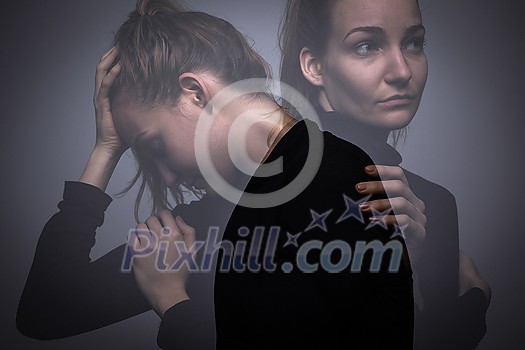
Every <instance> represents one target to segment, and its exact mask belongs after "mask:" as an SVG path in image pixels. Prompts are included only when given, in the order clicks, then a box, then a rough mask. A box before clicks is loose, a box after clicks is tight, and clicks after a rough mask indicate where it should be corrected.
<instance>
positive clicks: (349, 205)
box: [336, 194, 372, 224]
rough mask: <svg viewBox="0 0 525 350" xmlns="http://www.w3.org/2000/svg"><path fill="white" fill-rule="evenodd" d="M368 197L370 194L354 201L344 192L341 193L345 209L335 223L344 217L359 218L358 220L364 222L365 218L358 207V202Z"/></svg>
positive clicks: (344, 218) (362, 201) (364, 200)
mask: <svg viewBox="0 0 525 350" xmlns="http://www.w3.org/2000/svg"><path fill="white" fill-rule="evenodd" d="M370 197H372V196H366V197H365V198H362V199H360V200H359V201H357V202H356V201H354V200H353V199H352V198H350V197H348V196H347V195H346V194H343V198H344V200H345V204H346V210H345V212H344V213H343V215H341V217H340V218H339V219H337V221H336V224H338V223H340V222H341V221H344V220H346V219H349V218H351V217H354V218H356V219H357V220H359V222H361V223H363V224H364V223H365V219H364V218H363V213H362V212H361V209H360V208H359V204H361V203H364V202H366V201H368V200H369V199H370Z"/></svg>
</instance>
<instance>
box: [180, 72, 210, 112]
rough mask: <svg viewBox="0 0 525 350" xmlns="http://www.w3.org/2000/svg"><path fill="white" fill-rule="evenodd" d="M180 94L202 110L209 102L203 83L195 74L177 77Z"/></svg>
mask: <svg viewBox="0 0 525 350" xmlns="http://www.w3.org/2000/svg"><path fill="white" fill-rule="evenodd" d="M179 84H180V87H181V89H182V93H183V94H186V95H187V96H188V97H189V100H190V101H192V102H193V103H194V104H195V105H196V106H198V107H200V108H204V106H205V105H206V103H207V101H208V100H209V93H208V90H207V87H206V83H205V81H204V80H203V79H202V78H201V77H200V76H199V75H197V74H194V73H183V74H181V76H180V77H179Z"/></svg>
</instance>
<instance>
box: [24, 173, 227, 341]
mask: <svg viewBox="0 0 525 350" xmlns="http://www.w3.org/2000/svg"><path fill="white" fill-rule="evenodd" d="M111 201H112V199H111V197H109V196H108V195H107V194H105V193H103V192H102V191H101V190H100V189H98V188H97V187H94V186H91V185H88V184H85V183H81V182H72V181H71V182H66V183H65V188H64V195H63V200H62V201H61V202H60V203H59V205H58V208H59V209H60V210H59V212H58V213H56V214H55V215H53V217H52V218H51V219H50V220H49V221H48V222H47V223H46V225H45V226H44V228H43V230H42V234H41V236H40V239H39V242H38V245H37V249H36V252H35V256H34V260H33V264H32V266H31V269H30V272H29V275H28V278H27V281H26V285H25V287H24V290H23V293H22V296H21V299H20V302H19V306H18V312H17V316H16V322H17V327H18V330H19V331H20V332H21V333H22V334H24V335H26V336H28V337H31V338H35V339H57V338H64V337H69V336H74V335H77V334H81V333H85V332H88V331H91V330H95V329H98V328H101V327H104V326H107V325H110V324H113V323H116V322H119V321H121V320H124V319H127V318H130V317H133V316H135V315H138V314H140V313H143V312H145V311H148V310H150V309H151V306H150V304H149V302H148V301H147V300H146V299H145V298H144V296H143V295H142V293H141V291H140V289H139V287H138V285H137V283H136V281H135V278H134V276H133V273H132V272H123V271H122V269H121V266H122V261H123V257H124V252H125V249H126V245H121V246H119V247H117V248H115V249H114V250H112V251H111V252H109V253H107V254H106V255H104V256H102V257H100V258H99V259H97V260H95V261H92V260H91V259H90V257H89V254H90V251H91V249H92V247H93V246H94V244H95V235H96V230H97V228H98V227H100V226H101V225H102V224H103V222H104V212H105V210H106V209H107V208H108V206H109V205H110V203H111ZM228 210H231V209H230V207H229V205H228V204H227V203H224V201H222V200H213V199H210V198H204V199H202V200H200V201H194V202H192V203H191V204H189V205H186V204H181V205H179V206H177V207H176V208H175V209H174V210H173V215H174V216H176V215H181V216H182V217H183V219H184V220H185V221H186V222H187V223H188V224H189V225H191V226H192V227H194V228H196V231H197V239H198V240H202V241H205V240H206V238H207V235H208V229H209V227H210V226H214V227H217V228H219V229H220V230H221V231H220V232H221V233H220V235H222V229H223V228H224V225H225V222H226V221H227V219H228V215H229V211H228ZM220 238H221V237H220V236H218V239H219V240H220ZM213 276H214V269H213V268H211V269H210V272H199V273H196V274H195V275H193V276H190V279H189V282H188V284H187V289H188V294H189V295H190V298H191V300H190V301H185V302H182V303H179V304H177V305H174V306H173V307H171V308H170V309H169V310H167V311H166V313H165V314H164V317H163V318H162V320H161V323H160V327H159V332H158V335H157V344H158V345H159V347H161V348H162V349H190V350H191V349H213V348H215V320H214V317H213V315H214V312H213ZM153 341H154V340H153V339H152V343H153Z"/></svg>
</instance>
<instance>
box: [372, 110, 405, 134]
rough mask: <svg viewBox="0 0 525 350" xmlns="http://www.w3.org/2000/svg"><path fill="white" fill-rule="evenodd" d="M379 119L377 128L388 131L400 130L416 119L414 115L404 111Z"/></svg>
mask: <svg viewBox="0 0 525 350" xmlns="http://www.w3.org/2000/svg"><path fill="white" fill-rule="evenodd" d="M378 119H379V120H377V123H376V126H378V127H381V128H384V129H388V130H399V129H403V128H405V127H407V126H408V124H410V122H412V119H414V113H411V112H410V113H409V112H406V111H403V112H401V113H392V114H390V115H387V116H383V117H380V118H378Z"/></svg>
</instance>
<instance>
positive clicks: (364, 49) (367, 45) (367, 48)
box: [355, 41, 379, 55]
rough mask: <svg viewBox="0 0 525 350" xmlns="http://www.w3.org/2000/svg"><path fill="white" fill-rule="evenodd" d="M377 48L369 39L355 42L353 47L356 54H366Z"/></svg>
mask: <svg viewBox="0 0 525 350" xmlns="http://www.w3.org/2000/svg"><path fill="white" fill-rule="evenodd" d="M378 50H379V47H378V46H377V45H376V44H374V43H373V42H369V41H364V42H361V43H359V44H357V46H356V49H355V51H356V53H357V54H358V55H367V54H370V53H373V52H376V51H378Z"/></svg>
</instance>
